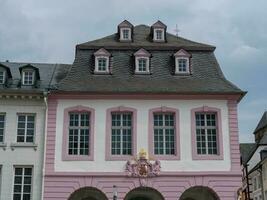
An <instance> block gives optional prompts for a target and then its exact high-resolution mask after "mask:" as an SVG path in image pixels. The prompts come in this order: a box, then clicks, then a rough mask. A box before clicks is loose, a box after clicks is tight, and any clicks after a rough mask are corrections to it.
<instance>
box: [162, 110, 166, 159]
mask: <svg viewBox="0 0 267 200" xmlns="http://www.w3.org/2000/svg"><path fill="white" fill-rule="evenodd" d="M162 116H163V117H162V119H163V127H162V131H163V154H164V155H165V154H166V144H165V143H166V139H165V137H166V136H165V134H166V132H165V131H166V130H165V114H162Z"/></svg>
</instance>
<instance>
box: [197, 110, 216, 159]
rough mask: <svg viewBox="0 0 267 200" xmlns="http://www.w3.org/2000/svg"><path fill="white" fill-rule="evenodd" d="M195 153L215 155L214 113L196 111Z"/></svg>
mask: <svg viewBox="0 0 267 200" xmlns="http://www.w3.org/2000/svg"><path fill="white" fill-rule="evenodd" d="M195 123H196V142H197V154H204V155H217V154H218V146H217V122H216V113H196V122H195Z"/></svg>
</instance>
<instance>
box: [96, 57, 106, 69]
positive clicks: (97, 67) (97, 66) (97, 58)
mask: <svg viewBox="0 0 267 200" xmlns="http://www.w3.org/2000/svg"><path fill="white" fill-rule="evenodd" d="M99 59H106V70H105V71H102V70H101V71H100V70H99V65H98V60H99ZM95 72H96V73H109V56H96V57H95Z"/></svg>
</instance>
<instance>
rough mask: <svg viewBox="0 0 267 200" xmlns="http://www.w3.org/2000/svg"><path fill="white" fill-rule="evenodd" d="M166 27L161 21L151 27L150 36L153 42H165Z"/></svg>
mask: <svg viewBox="0 0 267 200" xmlns="http://www.w3.org/2000/svg"><path fill="white" fill-rule="evenodd" d="M166 30H167V26H166V25H165V24H163V23H162V22H161V21H159V20H158V21H157V22H156V23H154V24H153V25H152V26H151V32H152V33H151V34H152V38H153V41H154V42H166Z"/></svg>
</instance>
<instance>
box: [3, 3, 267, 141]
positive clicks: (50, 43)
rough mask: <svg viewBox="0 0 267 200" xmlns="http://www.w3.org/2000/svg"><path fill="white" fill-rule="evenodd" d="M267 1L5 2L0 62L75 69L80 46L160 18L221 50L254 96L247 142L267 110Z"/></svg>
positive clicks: (244, 104) (242, 120)
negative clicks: (119, 27)
mask: <svg viewBox="0 0 267 200" xmlns="http://www.w3.org/2000/svg"><path fill="white" fill-rule="evenodd" d="M266 9H267V1H266V0H256V1H251V0H146V1H145V0H97V1H96V0H95V1H93V0H42V1H41V0H23V1H21V0H16V1H15V0H0V60H1V61H5V60H10V61H16V62H21V61H25V62H49V63H72V62H73V59H74V47H75V45H76V44H78V43H82V42H86V41H89V40H93V39H96V38H99V37H103V36H106V35H108V34H112V33H114V32H115V31H116V26H117V24H119V23H120V22H121V21H122V20H124V19H127V20H129V21H130V22H131V23H133V24H134V25H137V24H147V25H151V24H153V23H154V22H155V21H156V20H158V19H160V20H161V21H162V22H164V23H165V24H166V25H167V26H168V31H169V32H171V33H174V29H175V26H176V24H177V25H178V28H179V29H180V32H179V34H180V36H182V37H185V38H187V39H191V40H195V41H198V42H204V43H208V44H212V45H215V46H216V47H217V49H216V51H215V53H216V56H217V59H218V61H219V63H220V65H221V68H222V70H223V72H224V74H225V75H226V77H227V78H228V79H229V80H231V81H232V82H234V83H235V84H236V85H238V86H239V87H240V88H241V89H243V90H245V91H248V94H247V95H246V97H245V98H244V99H243V100H242V101H241V102H240V104H239V127H240V141H241V142H252V141H253V134H252V132H253V130H254V129H255V127H256V125H257V123H258V121H259V120H260V118H261V115H262V114H263V112H264V111H265V110H266V109H267V11H266Z"/></svg>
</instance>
